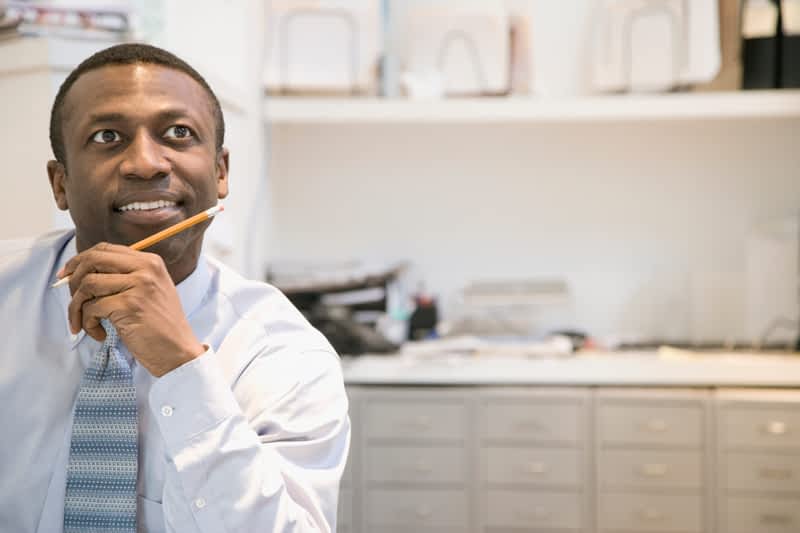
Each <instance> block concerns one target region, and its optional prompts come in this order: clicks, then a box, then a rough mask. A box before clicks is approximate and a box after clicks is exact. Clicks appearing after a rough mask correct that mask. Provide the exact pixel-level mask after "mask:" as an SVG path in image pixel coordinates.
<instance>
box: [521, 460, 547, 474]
mask: <svg viewBox="0 0 800 533" xmlns="http://www.w3.org/2000/svg"><path fill="white" fill-rule="evenodd" d="M523 470H524V471H525V473H526V474H544V473H545V472H547V465H546V464H544V463H542V462H540V461H529V462H527V463H525V466H524V467H523Z"/></svg>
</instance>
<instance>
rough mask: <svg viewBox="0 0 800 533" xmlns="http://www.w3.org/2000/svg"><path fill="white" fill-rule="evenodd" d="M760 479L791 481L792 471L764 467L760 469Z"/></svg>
mask: <svg viewBox="0 0 800 533" xmlns="http://www.w3.org/2000/svg"><path fill="white" fill-rule="evenodd" d="M760 474H761V477H762V478H764V479H791V478H792V471H791V469H789V468H773V467H770V466H765V467H764V468H762V469H761V472H760Z"/></svg>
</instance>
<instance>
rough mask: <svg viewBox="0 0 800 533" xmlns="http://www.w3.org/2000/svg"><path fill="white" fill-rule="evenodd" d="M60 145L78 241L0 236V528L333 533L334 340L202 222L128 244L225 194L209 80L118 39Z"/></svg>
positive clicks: (340, 427) (85, 84)
mask: <svg viewBox="0 0 800 533" xmlns="http://www.w3.org/2000/svg"><path fill="white" fill-rule="evenodd" d="M50 137H51V143H52V148H53V153H54V155H55V160H53V161H50V162H49V163H48V165H47V171H48V174H49V177H50V183H51V186H52V190H53V196H54V198H55V201H56V204H57V205H58V207H59V208H60V209H68V210H69V212H70V216H71V217H72V220H73V221H74V223H75V230H74V232H72V231H70V232H57V233H53V234H48V235H45V236H42V237H39V238H37V239H33V240H29V241H14V242H8V243H3V244H2V245H0V294H2V295H3V297H2V300H1V301H0V328H2V331H3V333H4V334H3V339H4V342H3V347H2V348H0V404H2V409H0V427H1V428H2V438H0V465H2V466H0V469H2V474H1V475H0V531H3V532H6V531H8V532H14V533H27V532H31V533H33V532H41V533H51V532H61V531H104V530H108V529H110V528H111V527H112V525H116V524H121V523H124V524H125V525H124V526H120V528H119V529H115V531H128V530H129V529H130V528H131V527H134V528H135V527H138V529H139V531H147V532H159V531H170V532H180V533H189V532H195V531H196V532H204V533H212V532H213V533H218V532H233V531H242V532H248V533H251V532H260V531H331V530H334V529H335V520H336V503H337V493H338V483H339V479H340V477H341V474H342V470H343V469H344V464H345V461H346V458H347V452H348V447H349V439H350V425H349V420H348V417H347V399H346V396H345V393H344V387H343V382H342V376H341V370H340V367H339V361H338V358H337V356H336V354H335V352H334V351H333V349H332V348H331V347H330V345H329V344H328V342H327V341H326V340H325V339H324V337H323V336H322V335H321V334H320V333H319V332H317V331H316V330H314V329H313V328H312V327H311V326H310V325H309V324H308V323H307V322H306V321H305V320H304V319H303V318H302V315H300V314H299V312H297V311H296V310H295V309H294V308H293V307H292V306H291V304H290V303H289V302H288V300H287V299H286V298H284V297H283V295H281V294H280V293H279V292H278V291H277V290H276V289H274V288H272V287H270V286H268V285H266V284H263V283H257V282H250V281H246V280H244V279H243V278H241V277H239V276H238V275H237V274H235V273H233V272H231V271H230V270H228V269H227V268H225V267H224V266H222V265H220V264H218V263H217V262H215V261H213V260H211V259H207V258H206V257H204V256H203V255H201V245H202V240H203V232H204V230H205V229H206V226H207V223H204V224H201V225H197V226H194V227H192V228H190V229H189V230H186V231H184V232H182V233H180V234H178V235H176V236H174V237H171V238H169V239H167V240H165V241H162V242H161V243H159V244H157V245H155V246H153V247H151V248H149V249H147V250H144V251H141V252H137V251H132V250H131V249H130V248H128V245H130V244H132V243H134V242H136V241H138V240H140V239H142V238H144V237H146V236H149V235H151V234H153V233H155V232H157V231H159V230H161V229H163V228H165V227H168V226H171V225H173V224H175V223H177V222H179V221H181V220H184V219H186V218H188V217H190V216H192V215H195V214H197V213H199V212H201V211H203V210H206V209H208V208H210V207H213V206H214V205H216V203H217V201H218V199H221V198H224V197H225V196H226V195H227V193H228V151H227V149H225V148H223V138H224V123H223V117H222V112H221V110H220V106H219V103H218V101H217V99H216V97H215V96H214V94H213V92H212V91H211V89H210V88H209V87H208V85H207V84H206V82H205V81H204V80H203V78H202V77H201V76H200V75H199V74H198V73H197V72H196V71H195V70H194V69H192V68H191V67H190V66H189V65H187V64H186V63H184V62H183V61H181V60H180V59H178V58H177V57H175V56H173V55H172V54H170V53H168V52H166V51H163V50H160V49H158V48H154V47H151V46H146V45H139V44H125V45H119V46H115V47H112V48H109V49H107V50H104V51H101V52H99V53H98V54H95V55H94V56H92V57H90V58H89V59H87V60H86V61H84V62H83V63H82V64H81V65H79V66H78V67H77V69H76V70H75V71H73V72H72V73H71V74H70V76H69V77H68V78H67V79H66V81H65V82H64V84H63V85H62V86H61V89H60V91H59V93H58V95H57V97H56V100H55V103H54V104H53V109H52V115H51V127H50ZM15 179H29V177H28V176H19V177H17V178H15ZM223 216H224V215H223ZM67 275H69V276H70V281H69V285H68V286H67V285H64V286H61V287H58V288H50V286H51V285H52V283H53V282H54V281H55V280H56V279H58V278H62V277H64V276H67ZM103 354H104V355H103ZM94 365H101V368H100V370H97V369H94V368H93V367H94ZM102 365H108V366H105V367H103V366H102ZM113 365H117V366H113ZM112 366H113V368H112ZM104 380H105V381H104ZM109 380H110V381H109ZM115 380H116V381H115ZM125 380H127V381H125ZM126 387H127V388H126ZM125 390H127V391H129V395H128V397H127V398H126V397H125V394H120V393H119V391H125ZM125 402H128V403H125ZM134 403H135V410H134V406H133V404H134ZM87 413H89V415H87ZM131 413H133V414H132V416H129V417H128V418H130V420H128V419H126V416H127V415H131ZM87 416H88V418H87ZM92 416H95V418H94V419H93V418H91V417H92ZM99 420H102V421H105V422H102V423H100V422H98V421H99ZM126 438H127V439H128V440H127V441H126V440H125V439H126ZM81 454H83V455H81ZM125 461H127V462H125ZM118 463H119V464H118ZM87 476H88V477H87ZM89 478H91V479H89ZM125 487H130V489H131V490H127V489H126V488H125ZM133 488H135V492H134V491H133ZM105 521H108V522H105ZM98 524H101V525H98ZM126 528H128V529H126Z"/></svg>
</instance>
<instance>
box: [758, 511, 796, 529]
mask: <svg viewBox="0 0 800 533" xmlns="http://www.w3.org/2000/svg"><path fill="white" fill-rule="evenodd" d="M758 518H759V520H760V521H761V523H762V524H776V525H777V524H780V525H784V526H785V525H788V524H791V523H792V522H794V520H793V519H792V517H791V516H790V515H787V514H772V513H761V515H760V516H759V517H758Z"/></svg>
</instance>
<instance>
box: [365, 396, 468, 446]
mask: <svg viewBox="0 0 800 533" xmlns="http://www.w3.org/2000/svg"><path fill="white" fill-rule="evenodd" d="M363 424H364V428H363V432H364V434H365V435H366V436H367V438H376V439H392V440H419V439H423V440H453V439H463V438H464V434H465V430H466V408H465V406H464V404H462V403H460V402H458V403H454V402H414V401H403V402H399V401H398V402H390V401H380V400H373V401H371V402H370V403H369V404H367V405H365V406H364V416H363Z"/></svg>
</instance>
